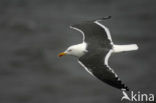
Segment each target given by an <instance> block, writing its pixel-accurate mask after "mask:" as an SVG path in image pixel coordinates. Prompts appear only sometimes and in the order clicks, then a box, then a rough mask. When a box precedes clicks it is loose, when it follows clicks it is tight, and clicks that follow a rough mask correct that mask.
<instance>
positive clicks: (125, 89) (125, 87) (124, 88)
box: [121, 84, 129, 91]
mask: <svg viewBox="0 0 156 103" xmlns="http://www.w3.org/2000/svg"><path fill="white" fill-rule="evenodd" d="M123 86H124V87H123V88H122V89H121V90H123V91H129V88H128V87H127V86H125V85H124V84H123Z"/></svg>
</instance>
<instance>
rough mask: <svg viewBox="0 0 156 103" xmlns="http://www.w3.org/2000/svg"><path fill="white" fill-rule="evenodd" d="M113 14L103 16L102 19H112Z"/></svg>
mask: <svg viewBox="0 0 156 103" xmlns="http://www.w3.org/2000/svg"><path fill="white" fill-rule="evenodd" d="M111 18H112V16H106V17H103V18H102V19H101V20H106V19H111Z"/></svg>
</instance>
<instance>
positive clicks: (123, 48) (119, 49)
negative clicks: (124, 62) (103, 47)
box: [113, 44, 138, 53]
mask: <svg viewBox="0 0 156 103" xmlns="http://www.w3.org/2000/svg"><path fill="white" fill-rule="evenodd" d="M113 50H114V52H116V53H118V52H124V51H133V50H138V46H137V45H136V44H129V45H114V46H113Z"/></svg>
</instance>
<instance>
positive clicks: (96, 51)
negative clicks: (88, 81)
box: [59, 16, 138, 93]
mask: <svg viewBox="0 0 156 103" xmlns="http://www.w3.org/2000/svg"><path fill="white" fill-rule="evenodd" d="M110 18H111V17H110V16H108V17H104V18H100V19H96V20H92V21H86V22H82V23H80V24H76V25H72V26H70V28H72V29H74V30H77V31H79V32H80V33H81V34H82V35H83V42H82V43H80V44H77V45H72V46H70V47H69V48H67V50H65V51H64V52H62V53H60V54H59V57H62V56H63V55H72V56H76V57H77V58H78V62H79V63H80V64H81V65H82V66H83V67H84V68H85V69H86V70H87V71H88V72H89V73H90V74H91V75H93V76H95V77H97V78H98V79H100V80H101V81H103V82H105V83H107V84H109V85H110V86H112V87H115V88H118V89H120V90H122V91H123V93H124V91H128V90H129V88H128V87H127V86H126V85H125V84H123V83H122V82H121V80H120V78H119V77H118V75H117V74H116V73H115V72H114V70H113V69H112V68H111V67H110V66H109V65H108V59H109V57H110V55H111V54H112V53H119V52H124V51H133V50H137V49H138V46H137V45H136V44H129V45H116V44H114V43H113V41H112V38H111V35H110V31H109V29H108V28H107V27H106V26H104V25H103V24H101V23H100V22H99V21H102V20H105V19H110Z"/></svg>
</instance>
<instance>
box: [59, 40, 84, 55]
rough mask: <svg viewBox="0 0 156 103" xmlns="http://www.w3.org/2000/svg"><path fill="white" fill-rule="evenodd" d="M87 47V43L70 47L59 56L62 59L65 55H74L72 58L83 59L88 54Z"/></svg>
mask: <svg viewBox="0 0 156 103" xmlns="http://www.w3.org/2000/svg"><path fill="white" fill-rule="evenodd" d="M86 47H87V44H86V43H81V44H77V45H72V46H70V47H68V48H67V50H65V51H64V52H62V53H60V54H59V55H58V56H59V57H62V56H64V55H72V56H76V57H81V56H83V55H84V54H85V53H86V52H87V50H86Z"/></svg>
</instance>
